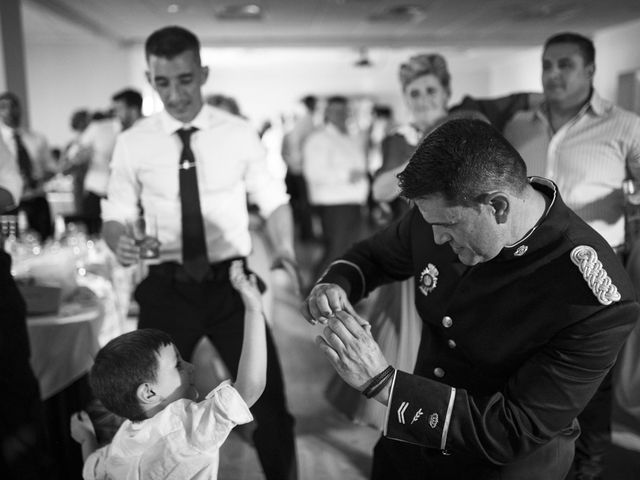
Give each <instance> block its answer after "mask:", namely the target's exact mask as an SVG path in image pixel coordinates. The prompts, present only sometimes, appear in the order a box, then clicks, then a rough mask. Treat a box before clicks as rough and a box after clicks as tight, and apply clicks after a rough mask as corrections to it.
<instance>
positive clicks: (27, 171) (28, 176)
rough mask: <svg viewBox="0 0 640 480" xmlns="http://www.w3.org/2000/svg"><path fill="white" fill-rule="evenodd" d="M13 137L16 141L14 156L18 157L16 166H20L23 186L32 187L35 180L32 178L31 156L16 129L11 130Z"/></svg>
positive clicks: (34, 184)
mask: <svg viewBox="0 0 640 480" xmlns="http://www.w3.org/2000/svg"><path fill="white" fill-rule="evenodd" d="M13 139H14V140H15V142H16V157H17V158H18V167H19V168H20V174H21V175H22V178H23V180H24V183H25V187H27V188H34V187H35V186H36V181H35V179H34V178H33V165H32V164H31V157H30V156H29V152H27V149H26V148H25V146H24V143H22V137H21V136H20V134H19V133H18V132H17V131H14V132H13Z"/></svg>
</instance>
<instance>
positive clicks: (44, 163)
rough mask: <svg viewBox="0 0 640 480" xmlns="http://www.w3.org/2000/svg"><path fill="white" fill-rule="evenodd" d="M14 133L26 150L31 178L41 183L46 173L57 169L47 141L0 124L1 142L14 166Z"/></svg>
mask: <svg viewBox="0 0 640 480" xmlns="http://www.w3.org/2000/svg"><path fill="white" fill-rule="evenodd" d="M15 131H17V132H18V133H19V134H20V138H21V139H22V143H23V144H24V148H25V149H26V150H27V153H28V154H29V157H30V158H31V165H32V166H33V170H32V174H33V178H34V179H35V180H36V181H37V182H38V183H42V181H43V180H44V177H45V174H46V173H48V172H55V171H56V170H57V169H58V167H57V165H56V162H55V160H54V159H53V156H52V155H51V150H49V144H48V143H47V139H46V138H45V137H44V135H42V134H40V133H37V132H32V131H31V130H25V129H23V128H17V129H13V128H11V127H7V126H6V125H5V124H3V123H2V122H0V135H2V140H4V143H5V144H6V145H7V147H8V148H9V151H10V152H11V154H12V155H13V158H14V162H16V165H17V162H18V160H17V156H16V141H15V138H14V132H15ZM25 193H26V192H25Z"/></svg>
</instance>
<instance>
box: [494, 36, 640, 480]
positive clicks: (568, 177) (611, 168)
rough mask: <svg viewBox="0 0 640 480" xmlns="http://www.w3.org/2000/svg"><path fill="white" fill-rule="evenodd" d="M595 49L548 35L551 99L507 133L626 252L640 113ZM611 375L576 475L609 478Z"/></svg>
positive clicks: (530, 168) (518, 118) (587, 419)
mask: <svg viewBox="0 0 640 480" xmlns="http://www.w3.org/2000/svg"><path fill="white" fill-rule="evenodd" d="M594 73H595V47H594V45H593V42H591V40H589V39H588V38H586V37H584V36H582V35H579V34H576V33H561V34H558V35H554V36H552V37H551V38H549V39H547V41H546V42H545V46H544V51H543V54H542V86H543V89H544V96H545V99H544V102H543V103H542V104H541V105H540V106H539V108H537V109H535V110H531V111H526V112H524V111H523V112H519V113H518V114H516V115H515V116H514V117H513V118H512V119H511V121H510V122H508V123H507V125H506V126H505V130H504V135H505V137H506V138H507V140H509V141H510V142H511V143H512V144H513V146H514V147H516V149H517V150H518V152H519V153H520V154H521V155H522V157H523V159H524V161H525V163H526V164H527V172H528V174H529V175H539V176H544V177H547V178H549V179H551V180H553V181H554V182H555V183H556V184H557V185H558V189H559V191H560V194H561V195H562V196H563V198H564V200H565V202H566V204H567V205H568V206H569V207H570V208H571V209H573V210H574V211H575V212H576V213H577V214H578V215H579V216H580V217H581V218H582V219H583V220H584V221H586V222H587V223H588V224H589V225H590V226H591V227H593V228H594V229H595V230H596V231H597V232H598V233H599V234H600V235H602V236H603V237H604V238H605V240H607V242H608V243H609V245H611V246H612V247H613V248H614V249H615V250H616V251H617V252H618V253H619V254H623V253H624V250H625V220H624V198H623V194H622V188H621V187H622V182H623V181H624V180H625V178H627V176H632V177H633V178H640V117H638V116H637V115H635V114H633V113H631V112H627V111H624V110H623V109H621V108H619V107H617V106H615V105H614V104H613V103H611V102H609V101H607V100H604V99H602V98H600V96H599V95H598V94H597V92H596V91H595V89H594V88H593V77H594ZM610 417H611V374H610V375H609V376H607V377H606V378H605V380H604V381H603V382H602V385H601V387H600V390H599V391H598V392H597V393H596V395H595V396H594V398H593V399H592V401H591V402H590V404H589V405H587V407H586V408H585V410H584V412H583V413H582V414H581V415H580V416H579V417H578V420H579V421H580V423H581V427H582V434H581V436H580V438H579V439H578V441H577V443H576V459H575V461H574V469H575V478H576V479H579V480H582V479H589V480H593V479H598V478H602V471H603V468H604V462H603V457H604V453H605V451H606V448H607V445H608V443H609V441H610V435H611V431H610V430H611V429H610Z"/></svg>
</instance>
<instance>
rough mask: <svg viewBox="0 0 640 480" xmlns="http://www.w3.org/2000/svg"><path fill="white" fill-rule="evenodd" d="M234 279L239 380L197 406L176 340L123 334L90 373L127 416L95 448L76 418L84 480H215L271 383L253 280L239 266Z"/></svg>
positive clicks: (97, 390)
mask: <svg viewBox="0 0 640 480" xmlns="http://www.w3.org/2000/svg"><path fill="white" fill-rule="evenodd" d="M229 274H230V279H231V283H232V285H233V286H234V288H235V289H236V290H237V291H238V292H239V293H240V295H241V297H242V300H243V303H244V307H245V314H244V322H245V328H244V338H243V343H242V354H241V356H240V363H239V366H238V375H237V377H236V380H235V382H234V383H233V384H231V382H230V381H229V380H227V381H224V382H222V383H221V384H220V385H219V386H218V387H216V388H215V389H214V390H213V391H212V392H211V393H209V394H208V395H207V396H206V398H205V399H204V400H202V401H200V402H197V397H198V393H197V391H196V389H195V386H194V383H193V370H194V369H193V365H191V364H190V363H188V362H186V361H184V360H183V359H182V358H181V357H180V353H179V352H178V350H177V349H176V347H175V345H174V344H173V342H172V340H171V337H169V336H168V335H167V334H166V333H164V332H161V331H159V330H155V329H142V330H136V331H133V332H130V333H126V334H124V335H121V336H119V337H117V338H115V339H113V340H111V341H110V342H109V343H108V344H107V345H105V346H104V347H103V348H102V349H101V350H100V352H98V355H97V356H96V360H95V364H94V366H93V368H92V369H91V375H90V381H91V387H92V389H93V391H94V394H95V395H96V397H97V398H98V399H99V400H100V401H102V403H103V404H104V405H105V407H106V408H107V409H109V410H110V411H112V412H113V413H115V414H117V415H120V416H122V417H125V418H126V419H127V420H125V422H124V423H123V424H122V426H121V427H120V429H119V430H118V432H117V433H116V435H115V436H114V438H113V440H112V442H111V443H110V444H109V445H106V446H105V447H102V448H100V449H97V441H96V435H95V432H94V429H93V425H92V424H91V420H90V419H89V416H88V415H87V413H86V412H79V413H75V414H73V415H72V417H71V435H72V437H73V438H74V440H76V441H77V442H78V443H80V444H81V445H82V454H83V458H84V460H85V463H84V469H83V477H84V478H85V479H107V478H109V479H112V478H113V479H115V478H118V479H120V478H121V479H125V478H126V479H141V478H144V479H170V478H171V479H180V480H186V479H215V478H217V473H218V461H219V457H218V452H219V450H220V446H221V445H222V443H223V442H224V441H225V439H226V438H227V436H228V435H229V433H230V432H231V429H232V428H233V427H234V426H235V425H239V424H243V423H248V422H250V421H252V420H253V417H252V416H251V413H250V412H249V407H250V406H251V405H253V404H254V403H255V402H256V401H257V400H258V398H259V397H260V395H261V394H262V392H263V390H264V387H265V383H266V364H267V354H266V337H265V335H266V334H265V324H264V315H263V313H262V304H261V297H260V291H259V289H258V286H257V282H256V277H255V276H254V275H251V276H249V277H247V276H246V275H245V274H244V271H243V265H242V262H241V261H235V262H233V263H232V265H231V267H230V272H229Z"/></svg>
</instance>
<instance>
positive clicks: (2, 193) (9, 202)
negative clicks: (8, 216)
mask: <svg viewBox="0 0 640 480" xmlns="http://www.w3.org/2000/svg"><path fill="white" fill-rule="evenodd" d="M14 205H15V202H14V200H13V195H11V193H9V191H8V190H5V189H4V188H2V187H0V213H2V212H4V211H5V210H7V209H8V208H9V207H12V206H14Z"/></svg>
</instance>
